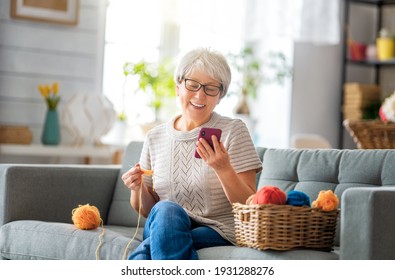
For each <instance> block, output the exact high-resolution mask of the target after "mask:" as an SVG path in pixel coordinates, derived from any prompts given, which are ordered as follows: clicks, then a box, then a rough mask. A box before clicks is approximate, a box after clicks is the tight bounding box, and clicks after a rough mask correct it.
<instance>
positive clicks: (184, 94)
mask: <svg viewBox="0 0 395 280" xmlns="http://www.w3.org/2000/svg"><path fill="white" fill-rule="evenodd" d="M185 79H191V80H193V81H196V82H198V83H200V84H202V85H211V86H216V87H221V84H220V83H219V82H218V81H217V80H215V79H213V78H212V77H211V76H209V75H208V74H206V73H205V72H203V71H201V70H198V69H195V70H192V71H191V73H189V74H188V75H187V76H186V77H185ZM176 91H177V96H178V98H179V100H180V105H181V110H182V117H181V118H182V119H183V122H184V124H185V125H187V127H188V128H189V129H193V128H194V127H197V126H200V125H202V124H204V123H206V122H208V121H209V120H210V117H211V113H212V112H213V111H214V109H215V106H217V104H218V103H219V100H220V94H218V95H216V96H209V95H207V94H206V93H205V92H204V88H203V86H202V87H201V88H200V89H199V90H198V91H195V92H194V91H191V90H188V89H186V88H185V80H182V81H181V83H179V84H177V89H176Z"/></svg>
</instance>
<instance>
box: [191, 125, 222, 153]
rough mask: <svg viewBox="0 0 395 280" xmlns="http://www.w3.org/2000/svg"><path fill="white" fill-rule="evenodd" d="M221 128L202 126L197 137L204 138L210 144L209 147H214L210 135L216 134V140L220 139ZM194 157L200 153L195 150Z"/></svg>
mask: <svg viewBox="0 0 395 280" xmlns="http://www.w3.org/2000/svg"><path fill="white" fill-rule="evenodd" d="M221 134H222V130H221V129H219V128H210V127H202V128H201V129H200V131H199V136H198V139H200V138H204V139H206V141H207V142H208V143H209V144H210V146H211V148H213V149H214V146H213V140H211V136H212V135H215V136H217V139H218V141H219V140H220V139H221ZM195 158H200V155H199V154H198V152H197V151H196V150H195Z"/></svg>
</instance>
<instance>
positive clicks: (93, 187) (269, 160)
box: [0, 142, 395, 260]
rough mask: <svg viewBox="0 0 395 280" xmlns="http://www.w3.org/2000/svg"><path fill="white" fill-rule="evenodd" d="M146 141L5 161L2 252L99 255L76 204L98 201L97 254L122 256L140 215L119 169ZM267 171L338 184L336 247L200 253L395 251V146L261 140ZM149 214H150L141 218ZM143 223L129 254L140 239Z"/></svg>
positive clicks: (292, 184) (291, 182) (260, 181)
mask: <svg viewBox="0 0 395 280" xmlns="http://www.w3.org/2000/svg"><path fill="white" fill-rule="evenodd" d="M141 148H142V143H140V142H132V143H130V144H129V145H128V147H127V149H126V151H125V156H124V160H123V162H124V164H123V166H122V167H121V168H120V167H118V166H112V167H111V166H110V167H109V166H82V165H79V166H77V165H32V164H30V165H15V164H3V165H1V166H0V174H1V175H0V176H1V177H0V254H1V258H2V259H96V250H97V249H98V245H99V237H100V235H101V233H102V229H101V228H98V229H96V230H78V229H77V228H76V227H75V226H74V225H73V224H72V221H71V211H72V209H74V208H75V207H76V206H78V205H79V204H86V203H89V204H91V205H95V206H97V207H98V208H99V210H100V212H101V216H102V218H103V220H104V239H103V242H102V245H101V247H100V248H99V250H98V255H99V259H122V257H123V256H124V252H125V249H126V247H127V244H128V242H129V241H130V240H131V238H132V236H133V234H134V232H135V227H136V223H137V213H136V212H135V211H134V210H133V209H132V208H131V206H130V204H129V191H128V190H127V188H126V187H124V185H123V183H122V180H121V179H120V174H122V173H123V172H124V171H125V170H127V169H128V168H129V166H130V165H132V164H134V163H136V162H137V161H138V160H139V156H140V151H141ZM257 151H258V153H259V155H260V157H261V159H262V162H263V171H262V172H261V173H260V174H258V175H257V186H258V187H261V186H264V185H277V186H279V187H281V188H282V189H284V190H285V191H287V192H288V191H290V190H293V189H296V190H300V191H303V192H305V193H306V194H308V195H309V196H310V197H311V198H315V197H316V196H317V195H318V193H319V191H320V190H327V189H331V190H333V191H334V192H335V193H336V194H337V195H338V196H339V198H340V200H341V211H340V213H341V214H340V219H339V222H338V229H337V234H336V240H335V248H334V250H333V251H331V252H323V251H315V250H305V249H297V250H289V251H273V250H266V251H259V250H255V249H250V248H242V247H236V246H226V247H215V248H207V249H202V250H199V251H198V253H199V257H200V258H201V259H216V260H218V259H262V260H269V259H270V260H273V259H302V260H309V259H395V219H394V218H393V213H395V151H394V150H335V149H332V150H295V149H264V148H257ZM142 222H144V221H142ZM141 233H142V229H141V228H140V230H139V234H138V235H137V237H136V239H135V240H134V241H133V242H132V243H131V244H130V246H129V249H128V251H127V254H129V253H130V252H131V251H132V250H134V248H135V247H136V246H137V245H138V244H139V242H141V236H142V234H141Z"/></svg>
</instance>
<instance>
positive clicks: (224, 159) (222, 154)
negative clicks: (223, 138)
mask: <svg viewBox="0 0 395 280" xmlns="http://www.w3.org/2000/svg"><path fill="white" fill-rule="evenodd" d="M211 137H212V138H211V139H212V141H213V148H211V146H210V144H209V143H208V142H207V141H206V139H204V138H200V139H199V140H198V142H197V145H196V149H197V152H198V153H199V155H200V157H201V158H202V160H204V161H205V162H206V163H207V164H208V165H209V166H210V167H212V168H213V169H214V170H216V171H217V172H218V171H220V170H221V169H224V168H229V167H230V160H229V155H228V152H227V151H226V149H225V146H224V144H223V143H222V142H220V141H218V139H217V137H216V136H215V135H213V136H211Z"/></svg>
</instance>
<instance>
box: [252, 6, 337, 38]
mask: <svg viewBox="0 0 395 280" xmlns="http://www.w3.org/2000/svg"><path fill="white" fill-rule="evenodd" d="M248 3H249V4H248V5H249V8H250V13H249V14H250V16H249V17H247V18H246V20H247V25H248V26H250V38H254V39H260V40H265V38H268V37H269V38H270V37H287V38H290V39H292V40H294V41H305V42H311V43H317V44H338V43H339V41H340V13H339V9H340V0H266V1H260V0H248Z"/></svg>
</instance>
